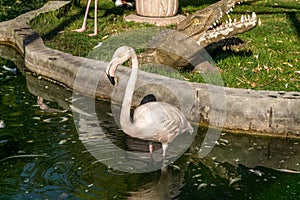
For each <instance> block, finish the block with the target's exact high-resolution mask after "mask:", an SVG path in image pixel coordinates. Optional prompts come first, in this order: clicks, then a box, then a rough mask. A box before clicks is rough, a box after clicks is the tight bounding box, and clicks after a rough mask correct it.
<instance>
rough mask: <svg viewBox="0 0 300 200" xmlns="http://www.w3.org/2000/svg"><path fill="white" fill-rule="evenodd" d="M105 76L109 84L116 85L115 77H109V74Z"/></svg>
mask: <svg viewBox="0 0 300 200" xmlns="http://www.w3.org/2000/svg"><path fill="white" fill-rule="evenodd" d="M106 75H107V77H108V80H109V81H110V83H111V84H112V85H115V84H116V82H115V77H114V76H110V75H109V74H106Z"/></svg>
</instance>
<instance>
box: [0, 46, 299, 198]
mask: <svg viewBox="0 0 300 200" xmlns="http://www.w3.org/2000/svg"><path fill="white" fill-rule="evenodd" d="M0 50H1V57H5V58H6V59H9V60H12V61H14V62H15V63H18V67H19V69H20V71H22V72H23V75H24V76H25V78H24V77H23V76H22V75H21V74H20V72H19V71H18V72H17V74H16V75H15V76H10V78H9V76H8V75H9V73H11V72H8V71H6V70H5V69H3V67H2V66H1V68H0V81H1V90H0V94H1V98H0V99H1V104H0V108H1V115H0V120H3V121H4V123H5V127H3V128H0V141H1V143H0V150H1V158H0V159H1V160H0V173H1V176H0V190H1V191H2V192H1V194H0V199H24V198H34V199H90V198H98V199H113V198H120V199H125V198H128V199H145V198H153V199H172V198H176V199H249V198H251V199H258V198H259V199H270V198H274V199H283V198H285V199H296V198H297V197H298V196H299V195H300V193H299V191H300V190H299V189H300V184H299V180H300V175H299V171H300V163H299V153H300V146H299V142H300V141H299V140H292V139H278V138H270V137H258V136H256V137H255V136H248V135H241V134H231V133H223V134H222V135H221V137H220V138H219V139H218V141H217V142H216V145H215V147H214V148H213V150H212V151H211V152H210V153H209V154H208V155H207V156H206V157H205V158H201V157H199V150H200V149H201V148H200V147H201V146H202V145H204V146H205V145H206V144H202V143H203V138H204V137H205V133H206V131H207V130H206V129H205V128H201V127H200V128H199V131H198V134H197V137H196V138H195V140H194V142H193V144H192V145H191V147H190V149H189V150H188V151H186V153H185V154H183V155H182V156H181V157H180V158H179V159H177V160H176V161H174V163H172V164H171V165H169V166H168V167H167V168H164V169H161V170H160V169H158V170H155V171H151V172H147V173H128V172H124V171H118V170H114V169H113V168H112V167H108V166H107V165H106V164H104V163H105V162H104V161H103V162H101V158H100V159H99V158H97V157H95V155H97V156H103V157H105V158H106V159H108V160H109V159H110V157H107V155H108V156H109V155H112V153H113V152H112V151H114V150H112V149H110V147H109V146H107V147H105V146H101V145H99V143H98V142H95V141H100V142H101V140H103V138H104V137H106V138H105V139H108V140H109V141H111V142H112V143H113V144H114V145H116V146H118V147H119V148H120V149H124V150H126V151H130V152H145V153H146V154H147V143H146V142H144V141H140V140H136V139H133V138H129V137H128V136H126V135H125V134H123V132H122V131H121V130H120V129H119V127H118V126H117V125H116V123H115V119H114V118H113V116H112V111H111V103H110V102H105V101H100V100H96V101H95V100H92V101H95V102H96V104H95V105H96V107H95V108H96V113H97V117H98V119H99V120H98V121H88V120H87V119H88V118H81V120H82V121H76V119H78V118H75V117H74V116H75V115H79V114H80V115H85V113H84V110H79V109H77V110H76V108H75V111H74V110H73V113H72V112H71V108H72V106H71V105H72V104H71V103H72V101H78V100H79V99H73V98H72V91H70V90H68V89H66V88H63V87H61V86H59V85H57V84H54V83H51V82H48V81H45V80H43V79H40V78H38V77H36V76H34V75H32V74H31V73H29V72H27V71H26V70H23V69H22V65H21V63H22V62H21V60H22V57H20V56H18V54H17V53H16V52H14V51H13V49H11V48H9V47H7V46H1V48H0ZM4 52H6V53H8V54H7V55H4ZM19 79H20V80H19ZM16 81H17V82H16ZM2 83H3V84H2ZM18 84H19V85H18ZM16 85H18V86H17V87H18V88H19V91H18V93H20V94H21V95H20V97H19V99H21V100H20V101H15V100H14V96H13V95H10V94H13V93H10V91H15V90H16ZM10 99H12V100H10ZM14 107H15V108H16V109H15V108H14ZM45 108H46V109H45ZM73 109H74V108H73ZM83 119H86V120H87V121H83ZM74 120H75V121H74ZM74 123H78V124H79V123H80V125H82V127H84V128H85V129H84V130H85V131H86V132H87V134H85V135H84V134H83V135H81V134H79V132H78V130H77V129H76V127H75V125H74ZM96 124H98V125H99V126H100V127H101V128H102V129H101V130H102V131H103V135H99V133H98V132H93V130H95V129H94V127H95V125H96ZM87 147H88V148H87ZM155 148H157V149H160V148H161V147H160V145H159V144H157V145H156V146H155ZM97 152H98V153H97ZM99 152H100V153H99ZM171 153H172V152H171ZM120 161H122V158H120ZM150 162H152V161H151V160H150V159H148V160H147V163H150ZM158 163H159V161H158ZM120 164H122V163H120Z"/></svg>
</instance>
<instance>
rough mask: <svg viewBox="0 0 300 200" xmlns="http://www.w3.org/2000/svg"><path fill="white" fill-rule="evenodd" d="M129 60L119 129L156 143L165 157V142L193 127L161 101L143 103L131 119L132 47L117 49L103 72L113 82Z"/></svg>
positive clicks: (134, 57) (134, 74)
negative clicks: (158, 143)
mask: <svg viewBox="0 0 300 200" xmlns="http://www.w3.org/2000/svg"><path fill="white" fill-rule="evenodd" d="M129 59H131V61H132V70H131V74H130V77H129V80H128V82H127V87H126V90H125V95H124V99H123V103H122V108H121V114H120V124H121V128H122V130H123V131H124V132H125V133H126V134H127V135H129V136H131V137H134V138H139V139H143V140H147V141H153V142H160V143H161V144H162V150H163V158H165V157H166V149H167V147H168V145H169V143H170V142H172V141H173V140H174V138H175V137H176V136H178V135H179V134H184V133H190V134H192V133H193V131H194V130H193V127H192V126H191V124H190V123H189V121H188V120H187V119H186V117H185V115H184V114H183V113H182V112H181V111H180V110H179V109H178V108H176V107H174V106H172V105H170V104H168V103H165V102H157V101H150V102H147V103H143V104H142V105H140V106H139V107H137V108H136V109H135V111H134V115H133V119H131V117H130V108H131V103H132V96H133V92H134V89H135V85H136V81H137V77H138V59H137V55H136V53H135V51H134V49H132V48H131V47H128V46H122V47H120V48H118V49H117V50H116V52H115V53H114V55H113V57H112V60H111V62H110V63H109V64H108V65H107V67H106V74H107V76H108V78H109V80H110V82H111V83H112V84H113V85H115V72H116V70H117V68H118V66H119V65H121V64H123V63H124V62H126V61H127V60H129ZM149 151H150V154H152V151H153V149H152V145H151V144H150V145H149Z"/></svg>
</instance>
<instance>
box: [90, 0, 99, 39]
mask: <svg viewBox="0 0 300 200" xmlns="http://www.w3.org/2000/svg"><path fill="white" fill-rule="evenodd" d="M97 6H98V3H97V0H95V12H94V33H92V34H89V36H96V35H97V34H98V28H97V10H98V8H97Z"/></svg>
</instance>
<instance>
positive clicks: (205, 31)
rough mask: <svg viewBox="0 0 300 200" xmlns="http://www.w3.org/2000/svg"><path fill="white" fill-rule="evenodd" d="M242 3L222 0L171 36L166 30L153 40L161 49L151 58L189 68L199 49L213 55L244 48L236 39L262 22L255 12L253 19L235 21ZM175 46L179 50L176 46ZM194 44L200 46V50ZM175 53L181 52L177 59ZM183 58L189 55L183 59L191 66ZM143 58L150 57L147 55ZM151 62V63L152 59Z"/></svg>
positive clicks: (157, 49) (193, 15)
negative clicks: (235, 12)
mask: <svg viewBox="0 0 300 200" xmlns="http://www.w3.org/2000/svg"><path fill="white" fill-rule="evenodd" d="M240 3H241V0H220V1H218V2H216V3H213V4H211V5H209V6H207V7H206V8H204V9H202V10H198V11H196V12H195V13H193V14H190V15H188V16H187V17H186V18H185V19H184V20H183V21H181V22H180V23H179V24H178V25H177V26H176V28H175V31H174V30H169V32H167V31H166V30H165V31H164V32H163V33H162V34H161V35H160V36H158V37H156V38H155V39H154V40H153V41H154V42H152V47H159V48H155V51H154V52H153V51H150V52H151V53H149V52H148V55H150V57H151V56H153V55H154V57H155V63H161V64H166V65H169V66H173V67H175V68H182V67H186V66H187V65H189V63H190V60H191V57H195V55H194V53H193V52H196V51H197V48H198V49H199V45H200V46H201V47H204V48H205V49H206V50H207V51H208V52H212V51H213V50H214V49H216V48H219V47H224V46H225V47H226V48H230V47H231V45H233V46H235V47H236V46H239V45H241V44H243V41H242V40H240V39H238V38H235V37H234V36H235V35H236V34H239V33H243V32H246V31H249V30H251V29H253V28H254V27H256V25H257V22H258V20H257V16H256V14H255V12H252V14H251V15H242V16H241V18H240V20H237V19H231V18H230V16H229V13H230V12H232V11H233V8H234V7H235V6H236V5H238V4H240ZM225 15H228V17H229V19H228V20H226V21H225V22H223V23H222V22H221V21H222V20H221V19H222V18H223V17H224V16H225ZM175 32H176V33H175ZM168 33H172V34H168ZM168 35H169V36H168ZM168 37H169V38H168ZM177 37H179V39H178V38H177ZM178 41H185V43H184V44H182V45H181V46H180V45H179V44H177V46H176V42H178ZM195 41H196V42H195ZM153 43H154V44H153ZM170 43H171V44H172V47H171V46H170ZM174 43H175V46H174V45H173V44H174ZM192 43H197V44H198V46H195V45H194V44H192ZM156 45H158V46H156ZM186 47H188V48H190V52H188V53H187V52H186V50H187V48H186ZM150 48H151V45H150ZM171 48H172V49H173V50H171ZM152 49H153V48H152ZM174 49H177V50H176V52H175V54H177V55H174V54H173V53H170V52H172V51H173V52H174ZM178 51H179V52H178ZM183 54H188V55H184V56H183V57H184V59H185V60H187V61H188V62H186V61H183V60H182V59H180V58H179V57H180V56H182V55H183ZM179 55H180V56H179ZM142 56H144V57H147V56H145V54H143V55H142ZM147 59H148V60H151V59H149V58H148V57H147ZM189 66H190V65H189Z"/></svg>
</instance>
